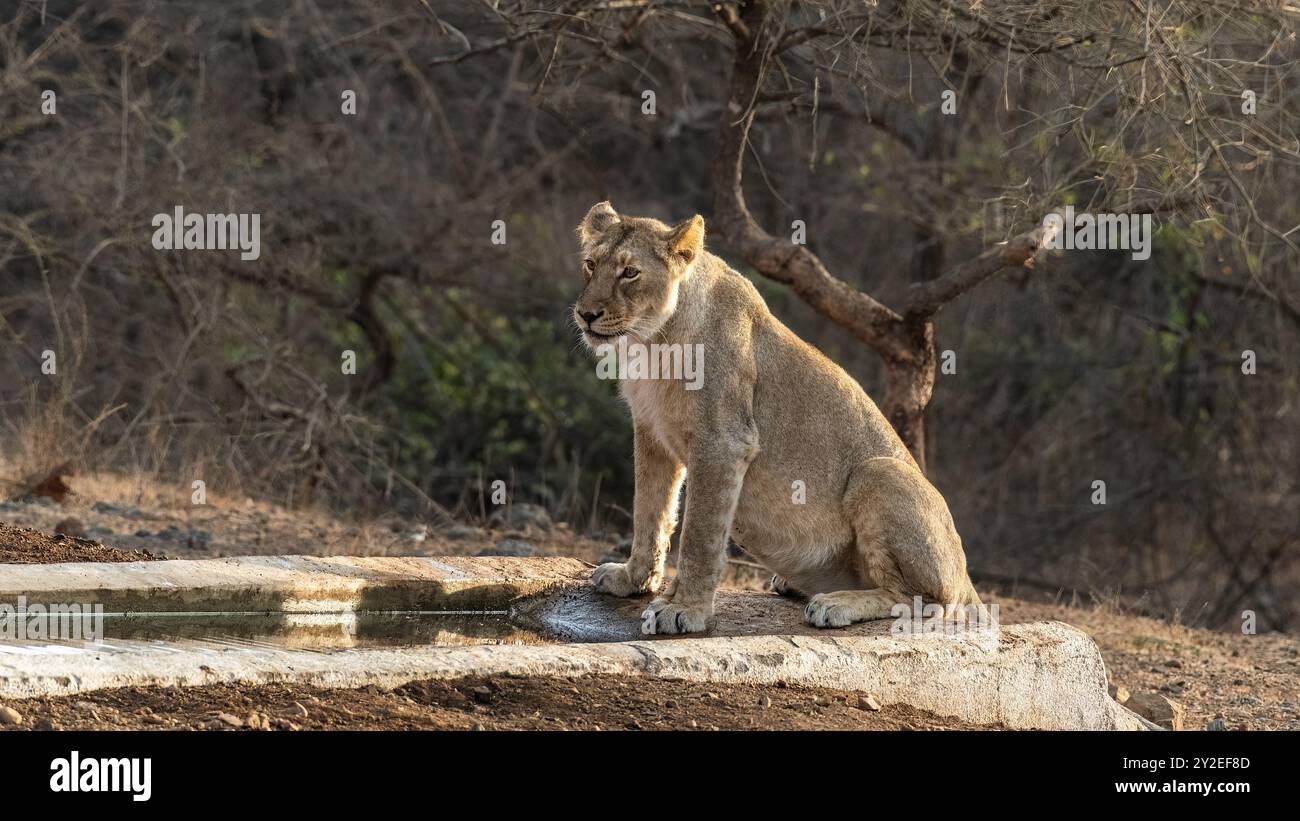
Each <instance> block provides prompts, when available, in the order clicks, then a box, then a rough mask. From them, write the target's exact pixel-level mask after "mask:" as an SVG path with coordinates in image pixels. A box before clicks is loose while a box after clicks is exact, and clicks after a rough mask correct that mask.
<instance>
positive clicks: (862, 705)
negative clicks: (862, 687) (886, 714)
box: [858, 693, 880, 713]
mask: <svg viewBox="0 0 1300 821" xmlns="http://www.w3.org/2000/svg"><path fill="white" fill-rule="evenodd" d="M858 709H859V710H871V711H872V712H873V713H874V712H875V711H877V710H879V709H880V702H879V701H877V700H876V697H875V696H873V695H872V694H871V693H867V694H866V695H862V696H858Z"/></svg>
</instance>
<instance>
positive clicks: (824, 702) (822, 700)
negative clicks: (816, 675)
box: [813, 696, 831, 707]
mask: <svg viewBox="0 0 1300 821" xmlns="http://www.w3.org/2000/svg"><path fill="white" fill-rule="evenodd" d="M813 704H816V705H817V706H818V707H829V706H831V700H830V699H829V698H827V697H826V696H817V698H815V699H813Z"/></svg>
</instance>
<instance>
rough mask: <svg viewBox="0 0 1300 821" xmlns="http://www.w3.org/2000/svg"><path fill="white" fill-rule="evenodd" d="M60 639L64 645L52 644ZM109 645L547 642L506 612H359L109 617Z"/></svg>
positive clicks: (90, 630) (105, 634)
mask: <svg viewBox="0 0 1300 821" xmlns="http://www.w3.org/2000/svg"><path fill="white" fill-rule="evenodd" d="M76 627H77V628H78V629H76V630H68V629H63V630H60V629H58V628H55V629H54V630H46V631H44V632H42V633H39V634H36V636H35V637H33V636H32V635H31V634H20V633H19V632H18V631H17V630H16V629H15V628H14V627H13V626H12V625H0V645H6V644H7V645H28V646H30V645H34V644H46V645H58V644H75V645H79V646H85V645H87V644H93V643H94V642H87V641H86V637H87V636H94V635H96V634H97V628H98V625H92V624H91V623H89V622H84V623H82V624H78V625H76ZM50 633H57V634H59V635H60V636H61V638H50V637H49V634H50ZM98 635H99V636H101V637H102V638H101V639H100V640H101V641H102V642H103V643H109V644H111V643H112V642H113V641H114V640H119V641H120V640H129V641H144V642H178V641H183V642H186V643H202V644H210V645H222V646H238V647H259V646H261V647H289V648H296V649H310V650H339V649H347V648H355V647H416V646H420V647H424V646H430V645H433V646H445V647H454V646H465V645H476V644H541V643H544V642H546V641H547V638H546V637H545V636H543V635H541V634H540V633H537V632H535V631H532V630H529V629H526V628H523V627H520V626H518V625H516V624H515V623H514V622H512V621H511V620H510V618H509V614H507V613H505V612H486V613H445V612H379V611H362V612H356V613H133V614H110V613H105V614H104V616H103V623H102V633H98Z"/></svg>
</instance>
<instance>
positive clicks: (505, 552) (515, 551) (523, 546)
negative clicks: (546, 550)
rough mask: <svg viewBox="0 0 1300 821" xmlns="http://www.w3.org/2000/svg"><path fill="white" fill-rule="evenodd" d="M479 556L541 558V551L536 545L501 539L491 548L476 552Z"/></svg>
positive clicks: (517, 540)
mask: <svg viewBox="0 0 1300 821" xmlns="http://www.w3.org/2000/svg"><path fill="white" fill-rule="evenodd" d="M478 555H480V556H541V555H542V551H541V549H540V548H538V547H537V546H536V545H533V544H529V543H528V542H525V541H520V540H519V539H502V540H501V541H499V542H497V543H496V544H495V545H493V546H492V547H487V548H484V549H483V550H480V551H479V552H478Z"/></svg>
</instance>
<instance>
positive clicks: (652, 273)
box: [573, 202, 704, 347]
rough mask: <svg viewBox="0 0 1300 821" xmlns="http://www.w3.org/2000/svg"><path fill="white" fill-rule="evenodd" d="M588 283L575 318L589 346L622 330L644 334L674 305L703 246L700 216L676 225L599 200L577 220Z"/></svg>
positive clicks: (636, 335)
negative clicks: (624, 214) (620, 212)
mask: <svg viewBox="0 0 1300 821" xmlns="http://www.w3.org/2000/svg"><path fill="white" fill-rule="evenodd" d="M578 239H579V240H580V241H581V243H582V270H583V275H584V276H585V277H586V286H585V287H584V288H583V289H582V293H581V294H580V295H579V296H578V301H577V302H575V303H574V305H573V319H574V321H575V322H576V323H577V324H578V330H579V331H580V332H581V333H582V337H583V339H584V340H585V341H586V342H587V344H588V345H589V346H592V347H595V346H597V345H601V344H603V343H606V342H612V341H614V340H615V339H617V338H618V337H620V336H623V335H624V334H628V335H631V336H632V337H634V338H639V339H648V338H649V337H651V336H653V335H654V334H655V332H657V331H658V330H659V329H660V328H662V327H663V324H664V323H665V322H667V321H668V319H669V317H671V316H672V315H673V311H675V310H676V309H677V293H678V288H679V286H680V285H681V282H682V280H683V279H684V278H685V277H686V276H687V275H688V274H689V273H690V270H691V266H692V265H694V263H695V261H696V260H698V259H699V257H700V254H701V253H703V251H704V219H703V218H702V217H700V216H698V215H697V216H695V217H692V218H691V219H689V220H687V221H685V222H683V223H681V224H680V225H676V226H668V225H665V224H664V223H662V222H660V221H659V220H656V219H645V218H641V217H622V216H619V215H618V213H617V212H616V211H615V210H614V208H613V206H611V205H610V204H609V203H608V202H601V203H597V204H596V205H594V206H592V209H591V210H590V211H588V212H587V216H586V217H584V218H583V220H582V223H581V224H580V225H579V226H578Z"/></svg>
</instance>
